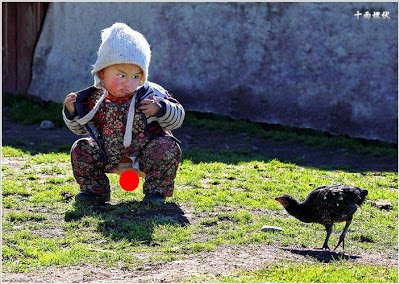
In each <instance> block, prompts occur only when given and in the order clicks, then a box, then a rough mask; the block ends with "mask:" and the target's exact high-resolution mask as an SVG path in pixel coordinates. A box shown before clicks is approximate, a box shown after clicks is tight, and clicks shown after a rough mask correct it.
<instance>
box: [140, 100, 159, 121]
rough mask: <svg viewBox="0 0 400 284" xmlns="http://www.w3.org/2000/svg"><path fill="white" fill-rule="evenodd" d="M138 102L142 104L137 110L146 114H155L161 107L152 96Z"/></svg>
mask: <svg viewBox="0 0 400 284" xmlns="http://www.w3.org/2000/svg"><path fill="white" fill-rule="evenodd" d="M140 103H141V104H142V106H140V107H139V110H141V111H142V112H143V113H144V114H145V115H147V116H152V115H155V114H156V113H157V112H158V111H159V110H160V108H161V106H159V105H158V104H157V102H156V101H155V100H154V99H153V97H152V96H151V97H150V99H144V100H142V101H141V102H140Z"/></svg>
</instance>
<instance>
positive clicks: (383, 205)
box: [371, 200, 393, 210]
mask: <svg viewBox="0 0 400 284" xmlns="http://www.w3.org/2000/svg"><path fill="white" fill-rule="evenodd" d="M371 205H372V206H375V207H377V208H379V209H380V210H392V209H393V204H392V203H390V202H389V201H387V200H376V201H373V202H371Z"/></svg>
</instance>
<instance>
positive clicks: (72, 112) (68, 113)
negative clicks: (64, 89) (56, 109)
mask: <svg viewBox="0 0 400 284" xmlns="http://www.w3.org/2000/svg"><path fill="white" fill-rule="evenodd" d="M76 97H77V95H76V94H75V93H71V94H69V95H67V96H66V97H65V101H64V106H63V111H62V115H63V119H64V122H65V124H66V125H67V127H68V128H69V129H70V130H71V131H72V132H73V133H75V134H77V135H85V134H88V133H87V131H86V129H85V127H84V126H83V125H80V124H79V123H78V122H77V120H78V119H79V116H78V114H77V113H76V109H75V106H74V103H75V102H76Z"/></svg>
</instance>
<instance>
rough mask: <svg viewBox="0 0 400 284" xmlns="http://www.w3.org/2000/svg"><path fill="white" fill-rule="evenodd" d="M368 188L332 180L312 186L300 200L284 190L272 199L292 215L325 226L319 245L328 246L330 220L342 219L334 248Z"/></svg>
mask: <svg viewBox="0 0 400 284" xmlns="http://www.w3.org/2000/svg"><path fill="white" fill-rule="evenodd" d="M367 195H368V191H367V190H365V189H361V188H359V187H355V186H351V185H345V184H333V185H323V186H319V187H317V188H315V189H313V190H312V191H311V192H310V193H309V194H308V195H307V197H306V199H305V200H304V201H303V202H300V203H299V202H298V201H297V200H296V199H294V198H293V197H291V196H290V195H288V194H285V195H283V196H280V197H277V198H275V200H276V201H278V202H279V203H281V204H282V205H283V207H285V209H286V211H287V212H288V213H289V214H290V215H292V216H293V217H295V218H297V219H299V220H300V221H302V222H305V223H319V224H322V225H324V226H325V228H326V238H325V242H324V245H323V246H322V249H327V250H330V249H329V247H328V240H329V237H330V235H331V233H332V227H333V224H334V223H336V222H344V221H346V225H345V226H344V229H343V232H342V234H341V235H340V238H339V242H338V244H337V246H336V247H335V248H334V250H336V249H337V248H338V246H339V245H340V244H341V243H343V250H344V237H345V235H346V232H347V229H348V228H349V226H350V224H351V220H352V219H353V214H354V213H355V212H356V211H357V208H358V206H360V205H361V204H362V203H363V202H364V200H365V197H366V196H367Z"/></svg>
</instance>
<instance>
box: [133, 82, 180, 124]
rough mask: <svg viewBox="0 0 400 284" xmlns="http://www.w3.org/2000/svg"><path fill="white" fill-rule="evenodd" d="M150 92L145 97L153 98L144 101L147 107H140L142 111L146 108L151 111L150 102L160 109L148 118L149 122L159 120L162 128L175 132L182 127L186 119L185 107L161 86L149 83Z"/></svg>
mask: <svg viewBox="0 0 400 284" xmlns="http://www.w3.org/2000/svg"><path fill="white" fill-rule="evenodd" d="M149 86H150V88H149V90H148V92H147V94H146V95H145V96H144V97H145V98H146V97H147V98H151V100H149V99H144V100H142V103H143V102H144V103H145V105H144V106H141V107H139V109H140V110H143V109H144V108H147V109H149V107H148V106H149V104H150V101H154V103H156V104H157V105H158V106H159V107H158V111H157V112H156V113H155V114H154V115H153V116H150V117H149V118H148V122H151V121H154V120H157V121H158V123H159V124H160V126H161V127H162V128H163V129H164V130H166V131H170V130H174V129H177V128H179V127H181V125H182V123H183V120H184V119H185V110H184V109H183V106H182V105H181V104H180V103H179V102H178V101H177V100H176V99H175V98H173V97H171V95H170V94H169V93H168V92H167V91H166V90H165V89H164V88H163V87H161V86H159V85H157V84H155V83H152V82H149Z"/></svg>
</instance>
